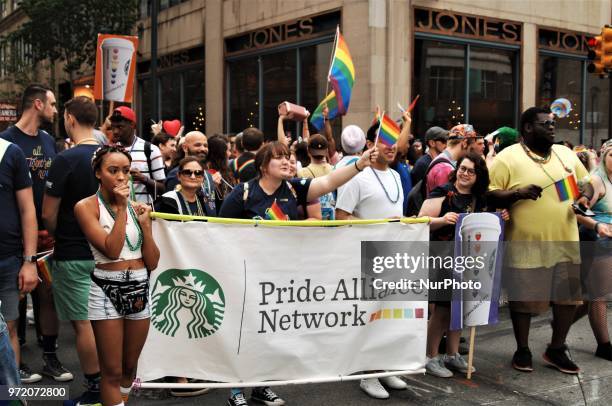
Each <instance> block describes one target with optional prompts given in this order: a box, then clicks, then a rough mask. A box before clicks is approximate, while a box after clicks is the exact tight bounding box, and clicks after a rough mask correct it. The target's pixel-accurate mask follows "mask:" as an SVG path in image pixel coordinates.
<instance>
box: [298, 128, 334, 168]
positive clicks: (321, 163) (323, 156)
mask: <svg viewBox="0 0 612 406" xmlns="http://www.w3.org/2000/svg"><path fill="white" fill-rule="evenodd" d="M328 146H329V144H328V142H327V140H326V139H325V137H323V136H322V135H321V134H313V135H311V136H310V140H309V141H308V155H309V156H310V165H308V166H307V167H305V168H302V169H301V170H299V171H298V177H300V178H318V177H319V176H325V175H327V174H328V173H330V172H331V171H332V169H333V168H332V166H331V165H330V164H329V163H327V158H328V156H327V154H328V149H327V147H328Z"/></svg>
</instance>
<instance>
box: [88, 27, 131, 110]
mask: <svg viewBox="0 0 612 406" xmlns="http://www.w3.org/2000/svg"><path fill="white" fill-rule="evenodd" d="M137 50H138V37H133V36H127V35H111V34H98V45H97V46H96V75H95V82H94V97H95V98H96V100H109V101H116V102H122V103H131V102H132V98H133V93H134V75H135V72H136V51H137Z"/></svg>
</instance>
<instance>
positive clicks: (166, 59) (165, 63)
mask: <svg viewBox="0 0 612 406" xmlns="http://www.w3.org/2000/svg"><path fill="white" fill-rule="evenodd" d="M157 61H158V62H157V63H158V68H159V69H166V68H173V67H175V66H180V65H183V64H186V63H188V62H189V54H188V53H187V52H177V53H174V54H169V55H163V56H160V57H159V58H158V59H157Z"/></svg>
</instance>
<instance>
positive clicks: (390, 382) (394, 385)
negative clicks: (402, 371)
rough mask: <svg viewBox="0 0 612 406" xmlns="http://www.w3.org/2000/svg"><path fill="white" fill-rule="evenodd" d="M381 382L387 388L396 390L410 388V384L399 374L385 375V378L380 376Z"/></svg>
mask: <svg viewBox="0 0 612 406" xmlns="http://www.w3.org/2000/svg"><path fill="white" fill-rule="evenodd" d="M378 380H379V381H380V383H381V384H382V385H383V386H386V387H387V388H390V389H394V390H404V389H408V385H406V382H404V381H403V380H402V379H401V378H400V377H399V376H385V377H384V378H378Z"/></svg>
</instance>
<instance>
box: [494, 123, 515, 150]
mask: <svg viewBox="0 0 612 406" xmlns="http://www.w3.org/2000/svg"><path fill="white" fill-rule="evenodd" d="M497 131H498V133H497V138H498V139H499V150H500V151H501V150H502V149H504V148H506V147H509V146H510V145H513V144H516V143H517V142H518V136H519V133H518V131H516V130H515V129H514V128H511V127H501V128H499V129H498V130H497Z"/></svg>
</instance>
